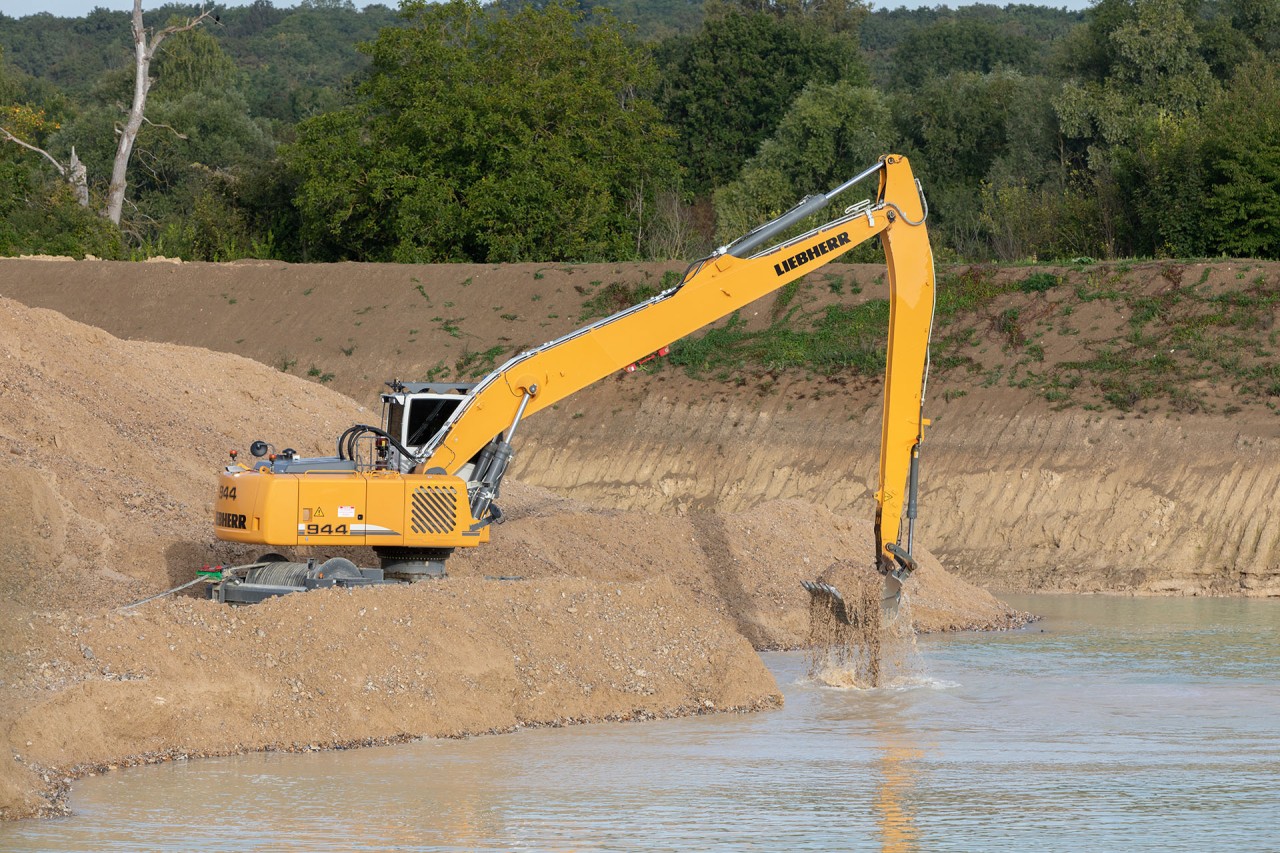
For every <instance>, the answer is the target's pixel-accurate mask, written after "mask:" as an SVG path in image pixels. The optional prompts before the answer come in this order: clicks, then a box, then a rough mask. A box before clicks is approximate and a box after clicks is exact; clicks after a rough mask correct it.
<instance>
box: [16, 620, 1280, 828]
mask: <svg viewBox="0 0 1280 853" xmlns="http://www.w3.org/2000/svg"><path fill="white" fill-rule="evenodd" d="M1009 598H1010V600H1011V601H1012V602H1013V603H1014V604H1016V605H1017V606H1019V607H1022V608H1025V609H1029V610H1033V611H1035V612H1037V613H1041V614H1044V615H1045V616H1046V617H1047V618H1046V619H1045V620H1044V621H1042V622H1039V623H1036V624H1034V625H1033V626H1031V627H1030V628H1028V629H1025V630H1022V631H1016V632H1011V633H1006V634H968V635H960V636H948V637H929V638H923V639H922V640H921V642H920V648H921V653H922V658H923V674H922V677H921V678H920V679H919V680H918V681H917V683H915V684H914V685H912V686H909V687H900V688H897V689H880V690H874V691H848V690H843V691H842V690H833V689H830V688H819V687H815V686H812V685H808V684H806V683H804V681H803V677H804V668H805V667H804V660H803V656H802V655H799V654H773V655H766V661H767V663H768V664H769V666H770V667H771V668H772V669H773V671H774V672H775V674H776V675H777V677H778V681H779V684H780V685H781V686H782V688H783V690H784V692H785V693H786V696H787V704H786V707H785V709H783V710H781V711H777V712H771V713H766V714H754V715H741V716H713V717H704V718H697V719H688V720H673V721H665V722H657V723H646V724H622V725H601V726H586V727H575V728H570V729H554V730H533V731H525V732H520V733H517V734H513V735H506V736H498V737H487V738H475V739H470V740H465V741H444V742H439V741H432V742H424V743H418V744H411V745H407V746H397V747H388V748H381V749H369V750H355V751H350V752H335V753H322V754H315V755H251V756H244V757H239V758H231V759H210V760H205V761H198V762H193V763H190V764H179V765H166V766H160V767H150V768H138V769H134V770H128V771H123V772H119V773H114V774H109V775H107V776H105V777H100V778H96V779H88V780H84V781H82V782H79V783H77V784H76V786H75V790H74V793H73V796H72V807H73V808H74V809H75V815H74V816H72V817H70V818H65V819H58V820H53V821H46V822H27V823H22V824H16V825H6V826H0V850H9V851H25V850H47V851H65V850H95V851H99V850H128V851H135V850H175V851H176V850H197V849H198V850H202V851H222V850H231V851H248V850H351V849H358V850H475V849H494V850H680V851H686V850H707V849H721V850H884V851H905V850H921V851H940V850H956V851H981V850H1023V851H1026V850H1035V851H1042V850H1062V851H1079V850H1086V851H1089V853H1098V851H1113V850H1114V851H1130V850H1160V851H1210V850H1233V851H1234V850H1249V851H1255V850H1256V851H1266V850H1272V851H1280V601H1270V602H1269V601H1239V600H1195V599H1127V598H1111V597H1068V596H1062V597H1058V596H1035V597H1030V596H1028V597H1018V596H1011V597H1009Z"/></svg>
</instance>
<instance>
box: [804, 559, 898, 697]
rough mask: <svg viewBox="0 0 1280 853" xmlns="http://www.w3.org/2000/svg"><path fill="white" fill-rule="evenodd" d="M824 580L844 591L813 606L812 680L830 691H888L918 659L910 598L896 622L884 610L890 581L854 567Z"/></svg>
mask: <svg viewBox="0 0 1280 853" xmlns="http://www.w3.org/2000/svg"><path fill="white" fill-rule="evenodd" d="M820 580H822V581H823V582H825V583H827V584H830V585H831V586H833V587H835V588H836V589H837V590H839V591H840V595H841V597H842V598H843V599H844V603H843V610H844V614H845V616H846V617H847V619H848V621H847V622H846V621H845V620H843V619H841V618H840V617H839V616H838V615H837V613H838V610H839V609H840V608H841V606H842V605H841V604H840V603H839V602H837V601H835V600H834V599H833V598H831V597H830V596H826V595H815V596H813V597H812V598H811V599H810V601H809V637H808V641H807V643H806V646H807V649H808V664H809V667H808V669H809V673H808V674H809V678H810V679H812V680H814V681H817V682H819V683H821V684H826V685H828V686H830V687H855V688H864V689H865V688H872V687H882V686H884V685H885V684H887V683H888V682H889V681H890V680H891V679H892V678H893V677H896V676H898V675H901V674H905V673H906V672H907V671H908V670H909V669H910V668H911V664H912V663H913V661H914V659H915V655H914V651H915V628H914V627H913V624H912V621H911V613H910V603H909V602H908V600H907V598H906V596H905V595H904V596H903V599H902V602H901V604H900V605H899V608H898V614H897V616H895V617H894V618H893V619H886V618H885V615H884V610H883V608H882V605H881V601H880V599H881V595H882V592H883V588H884V581H883V578H882V577H881V576H880V574H879V573H878V572H876V571H874V570H872V569H869V568H866V567H863V566H860V565H857V564H855V563H850V562H838V563H834V564H832V565H831V566H830V567H829V568H828V569H827V570H826V571H825V572H823V573H822V575H821V577H820Z"/></svg>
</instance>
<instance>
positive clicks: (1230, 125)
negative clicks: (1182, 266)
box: [1202, 62, 1280, 258]
mask: <svg viewBox="0 0 1280 853" xmlns="http://www.w3.org/2000/svg"><path fill="white" fill-rule="evenodd" d="M1204 125H1205V127H1206V128H1212V132H1211V133H1209V134H1206V140H1205V145H1204V163H1205V170H1206V181H1205V183H1206V184H1207V185H1208V186H1209V187H1210V188H1211V189H1210V191H1209V194H1208V199H1207V200H1206V201H1205V205H1204V208H1205V210H1204V216H1203V219H1202V222H1203V224H1204V227H1205V230H1206V231H1207V232H1208V234H1209V236H1210V238H1211V240H1212V244H1211V249H1212V250H1213V251H1214V252H1215V253H1216V252H1221V253H1224V254H1228V255H1234V256H1237V257H1254V258H1280V71H1278V70H1277V68H1276V66H1275V65H1272V64H1268V63H1264V62H1255V63H1253V64H1251V65H1249V66H1246V67H1245V68H1242V69H1241V70H1240V72H1239V73H1238V74H1237V76H1236V78H1235V80H1234V81H1233V82H1232V84H1231V86H1230V88H1229V89H1228V90H1227V91H1226V93H1225V94H1224V96H1223V97H1222V98H1221V99H1220V100H1218V101H1217V102H1215V103H1214V104H1213V105H1212V106H1211V107H1210V108H1209V109H1208V110H1207V111H1206V116H1205V121H1204Z"/></svg>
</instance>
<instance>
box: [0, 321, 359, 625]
mask: <svg viewBox="0 0 1280 853" xmlns="http://www.w3.org/2000/svg"><path fill="white" fill-rule="evenodd" d="M0 389H2V391H3V393H0V541H2V542H4V543H5V547H4V548H3V549H0V585H2V586H3V588H4V591H5V593H4V598H5V600H7V601H10V602H16V603H19V604H23V605H26V606H29V607H33V608H60V607H90V608H92V607H103V606H108V605H113V604H120V603H123V602H126V601H130V600H133V599H135V598H138V597H141V595H143V594H146V593H147V592H148V591H155V590H157V589H165V588H168V587H170V586H173V585H175V584H176V583H178V582H180V581H181V580H187V579H190V578H191V577H192V576H193V570H194V569H195V568H198V567H199V566H200V565H202V564H203V563H204V562H206V561H208V560H210V559H213V560H215V561H216V560H219V559H235V555H236V553H237V552H236V550H235V549H233V548H230V547H221V548H218V549H213V548H211V547H210V546H211V544H212V538H211V534H212V530H211V527H210V518H211V517H212V512H213V497H214V488H215V483H214V476H215V475H216V472H217V471H218V469H219V467H220V466H222V465H225V464H226V463H227V462H228V461H229V460H228V456H227V451H228V450H229V449H230V448H233V447H234V448H239V449H240V451H241V452H244V450H245V448H246V447H247V445H248V443H249V442H250V441H252V440H253V439H255V438H263V439H266V440H268V441H275V442H280V441H295V442H297V443H296V444H294V447H296V449H297V450H298V451H299V452H302V453H332V452H333V450H332V443H333V441H334V438H335V437H336V436H337V434H338V432H340V431H341V430H342V429H343V428H344V427H346V426H348V425H349V424H351V423H352V422H354V421H355V420H357V419H359V418H362V417H363V418H368V417H369V412H368V411H367V410H364V409H362V408H361V407H360V406H357V405H356V404H354V403H353V402H352V401H351V400H349V399H347V398H346V397H343V396H341V395H339V394H335V393H333V392H331V391H329V390H328V389H326V388H323V387H320V386H318V385H314V384H309V383H303V382H300V381H298V380H296V379H293V378H292V377H288V376H284V375H282V374H280V373H279V372H277V371H275V370H272V369H271V368H268V367H265V366H263V365H260V364H257V363H255V362H252V361H248V360H246V359H243V358H239V357H237V356H233V355H227V354H225V353H214V352H208V351H205V350H197V349H193V348H190V347H181V346H172V345H167V344H143V343H136V342H129V341H121V340H118V339H116V338H113V337H112V336H111V335H108V334H107V333H106V332H103V331H101V330H99V329H95V328H92V327H90V326H84V325H81V324H80V323H75V322H71V321H69V320H67V319H66V318H65V317H63V316H62V315H60V314H56V313H54V312H52V311H45V310H39V309H30V308H27V307H25V306H23V305H20V304H18V303H16V302H13V301H11V300H8V299H0Z"/></svg>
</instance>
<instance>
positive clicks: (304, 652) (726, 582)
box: [0, 299, 1016, 817]
mask: <svg viewBox="0 0 1280 853" xmlns="http://www.w3.org/2000/svg"><path fill="white" fill-rule="evenodd" d="M0 387H3V388H4V394H3V395H0V441H2V442H3V444H0V446H2V447H4V448H5V449H7V451H8V452H7V455H4V456H3V461H0V525H2V526H0V541H4V542H5V543H6V547H5V548H4V550H3V552H2V553H0V588H2V589H3V590H4V592H5V595H4V597H3V599H2V600H0V661H3V663H0V720H3V721H4V724H3V725H4V728H3V729H0V745H6V746H7V747H8V750H9V752H10V753H11V754H12V756H13V757H14V758H15V759H17V760H15V761H12V762H10V761H3V762H0V816H9V817H14V816H20V815H24V814H30V813H33V812H39V811H42V810H43V811H49V810H56V808H57V807H58V800H57V794H58V792H59V790H60V789H61V788H64V787H65V784H64V781H63V780H66V779H67V778H69V777H71V776H74V775H75V774H77V773H80V772H86V771H87V770H90V769H93V768H95V767H98V766H110V765H113V764H114V765H118V764H120V763H127V762H131V761H138V760H150V759H157V758H165V757H172V756H174V755H181V754H188V755H205V754H215V753H225V752H236V751H241V750H250V749H310V748H322V747H327V746H335V745H341V744H353V743H371V742H385V741H388V740H396V739H402V738H406V737H414V736H419V735H423V734H427V735H453V734H462V733H475V732H486V731H494V730H505V729H510V728H512V727H515V726H521V725H560V724H564V723H566V722H572V721H583V720H600V719H644V718H648V717H653V716H664V715H670V714H683V713H700V712H706V711H711V710H726V709H751V708H759V707H767V706H769V705H771V704H773V703H776V702H777V701H779V694H778V691H777V687H776V685H775V684H774V682H773V679H772V677H771V676H770V675H769V673H768V671H767V670H766V669H765V668H764V667H763V665H762V664H761V663H760V660H759V658H758V657H757V656H756V655H755V654H754V653H753V651H752V648H751V644H752V643H754V644H755V645H757V646H759V647H762V648H763V647H778V646H795V645H797V644H798V643H800V642H802V641H803V638H804V632H805V612H806V610H805V609H806V607H807V599H806V595H805V594H804V593H803V592H802V591H801V589H800V586H799V580H800V578H802V577H807V576H811V575H812V574H814V573H815V572H816V571H817V569H818V568H819V567H821V566H823V565H826V564H827V563H828V562H830V560H831V559H832V555H835V554H860V553H869V549H870V544H869V541H868V537H867V536H865V535H861V534H858V533H854V532H853V525H852V524H851V523H850V522H849V521H848V520H846V519H842V518H840V517H839V516H836V515H832V514H831V513H828V512H825V511H822V510H815V509H814V508H813V507H812V506H809V505H806V504H803V503H800V502H778V503H773V504H768V505H766V506H763V507H760V508H758V509H757V510H754V511H751V512H747V513H742V514H740V515H719V514H715V513H705V514H699V515H688V516H655V515H649V514H643V513H636V512H617V511H599V510H595V509H592V508H589V507H586V506H584V505H582V504H579V503H578V502H576V501H574V500H571V499H567V498H563V497H556V496H554V495H551V494H550V493H548V492H545V491H544V490H541V489H536V488H533V487H526V486H521V485H520V484H518V483H510V484H508V486H507V488H506V490H505V493H504V495H503V502H504V503H505V506H506V509H507V510H508V512H509V513H510V516H511V518H512V520H511V522H510V523H508V524H506V525H504V526H503V527H502V528H500V529H499V531H498V532H497V534H496V535H495V537H494V540H495V541H494V543H491V545H490V546H488V547H486V548H482V549H477V551H478V553H471V554H467V555H465V556H456V557H455V559H454V560H453V561H452V563H451V565H450V570H451V573H452V574H453V577H451V578H450V579H448V580H446V581H442V582H439V583H428V584H424V585H418V586H414V587H394V588H392V587H387V588H377V589H362V590H355V591H343V590H331V591H326V592H319V593H308V594H306V595H294V596H289V597H286V598H283V599H277V600H273V601H269V602H266V603H264V604H262V605H258V606H255V607H253V608H245V609H232V608H226V607H220V606H216V605H214V604H213V603H211V602H206V601H201V600H195V599H190V598H178V599H162V600H159V601H155V602H151V603H148V604H144V605H141V606H140V607H138V608H136V609H131V610H128V611H124V612H120V611H117V610H116V609H115V608H116V607H117V606H119V605H121V604H123V603H125V602H129V601H132V600H134V599H137V598H141V597H142V596H144V595H149V594H153V593H155V592H158V591H161V590H164V589H167V588H169V587H172V586H174V585H176V584H178V583H180V582H183V581H186V580H189V579H190V578H191V577H192V576H193V573H194V570H195V569H196V568H197V567H199V566H200V565H202V564H204V563H205V562H210V561H215V560H216V561H236V560H241V559H245V558H248V557H250V556H252V555H251V553H249V552H246V551H244V550H243V549H237V548H235V547H232V546H228V545H225V544H222V543H217V542H215V541H214V540H213V539H212V530H211V526H210V515H211V513H212V483H213V474H214V472H216V470H217V469H218V467H219V466H220V465H223V464H225V462H226V460H227V456H226V451H227V449H228V448H231V447H239V448H241V449H243V448H244V446H245V444H246V443H247V442H248V441H249V440H250V439H252V438H257V437H262V438H266V439H268V440H271V441H273V442H276V443H278V444H279V445H281V446H283V444H284V443H286V442H291V443H292V444H293V446H294V447H295V448H296V449H297V450H299V451H300V452H302V453H303V454H311V453H327V452H331V447H330V442H331V441H332V440H333V437H334V436H336V435H337V434H338V433H339V432H340V431H341V429H342V428H344V427H345V426H347V425H349V424H350V423H351V422H353V421H356V420H367V419H368V418H369V413H368V412H367V411H365V410H364V409H362V408H361V407H360V406H358V405H357V404H356V403H354V402H352V401H351V400H349V399H347V398H344V397H341V396H340V395H338V394H335V393H333V392H331V391H328V390H327V389H325V388H322V387H319V386H317V385H315V384H311V383H306V382H304V381H302V380H300V379H298V378H295V377H290V376H287V375H283V374H281V373H279V372H277V371H274V370H272V369H271V368H268V367H265V366H263V365H260V364H257V363H254V362H251V361H248V360H246V359H243V358H240V357H238V356H234V355H228V354H218V353H211V352H208V351H205V350H199V349H193V348H187V347H181V346H175V345H169V344H153V343H138V342H126V341H120V340H117V339H116V338H113V337H112V336H110V335H108V334H107V333H105V332H103V331H101V330H97V329H93V328H91V327H87V326H83V325H81V324H79V323H75V322H72V321H69V320H67V319H66V318H64V317H62V316H61V315H58V314H55V313H53V312H51V311H46V310H33V309H28V308H26V307H24V306H22V305H20V304H18V303H16V302H12V301H10V300H2V299H0ZM303 556H305V555H303ZM357 556H358V557H359V556H363V557H364V560H365V561H366V562H368V561H369V559H370V557H371V555H370V554H369V553H368V552H363V554H360V555H357ZM939 572H940V569H939ZM494 576H500V577H514V578H521V579H522V580H486V578H488V577H494ZM940 588H941V587H940ZM965 593H966V594H970V595H972V596H973V598H974V600H975V601H978V600H979V599H980V598H981V595H980V594H979V593H978V592H977V591H975V590H973V589H972V588H968V587H966V588H965ZM921 594H922V596H923V595H924V589H923V586H922V591H921ZM988 607H993V608H994V609H995V610H1000V608H999V605H998V604H994V605H989V604H988V603H987V602H986V600H985V599H982V600H981V601H980V602H979V606H978V607H977V608H975V609H974V610H973V611H972V613H976V614H978V616H977V617H976V619H977V622H976V623H974V624H977V623H981V622H983V621H984V620H987V619H988V616H987V615H986V614H987V609H986V608H988ZM958 612H959V611H958ZM990 618H991V619H995V618H996V617H994V616H993V617H990ZM1004 618H1006V619H1009V620H1014V619H1016V615H1014V614H1009V613H1007V612H1006V613H1005V616H1004Z"/></svg>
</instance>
